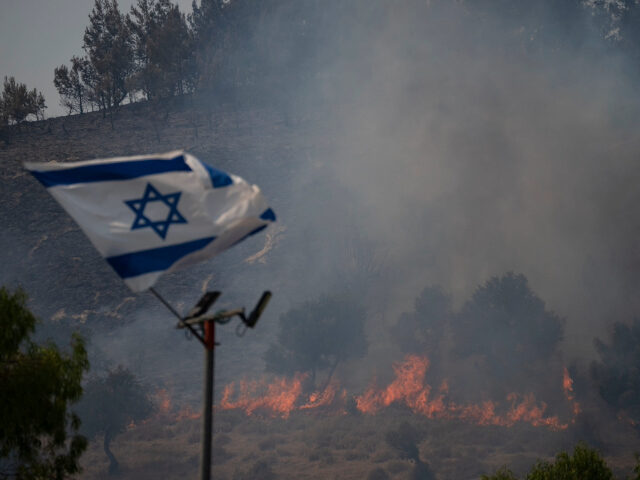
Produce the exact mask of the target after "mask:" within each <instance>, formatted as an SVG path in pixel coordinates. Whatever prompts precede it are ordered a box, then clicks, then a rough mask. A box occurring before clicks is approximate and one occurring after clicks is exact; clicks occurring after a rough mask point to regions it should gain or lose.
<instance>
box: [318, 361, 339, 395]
mask: <svg viewBox="0 0 640 480" xmlns="http://www.w3.org/2000/svg"><path fill="white" fill-rule="evenodd" d="M338 363H340V357H339V356H338V357H336V361H335V362H334V364H333V365H331V370H330V371H329V376H328V377H327V379H326V380H325V382H324V385H323V386H322V388H321V389H320V393H322V392H324V391H325V390H326V389H327V387H328V386H329V383H331V378H332V377H333V374H334V372H335V371H336V367H337V366H338Z"/></svg>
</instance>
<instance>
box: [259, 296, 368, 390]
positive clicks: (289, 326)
mask: <svg viewBox="0 0 640 480" xmlns="http://www.w3.org/2000/svg"><path fill="white" fill-rule="evenodd" d="M365 318H366V314H365V310H364V308H363V307H362V306H361V305H359V304H358V303H357V301H355V300H354V299H353V298H350V297H349V296H342V295H341V296H337V295H336V296H324V297H321V298H319V299H318V300H314V301H308V302H306V303H304V304H302V305H301V306H300V307H297V308H294V309H292V310H289V311H288V312H287V313H285V314H284V315H282V316H281V317H280V327H279V332H278V338H277V343H275V344H273V345H271V347H270V348H269V349H268V350H267V352H266V354H265V361H266V368H267V370H268V371H271V372H273V373H277V374H285V375H290V374H293V373H296V372H305V373H309V374H310V382H311V387H312V388H314V389H315V383H316V374H317V372H318V371H319V370H322V369H326V368H329V369H330V370H329V374H328V378H327V380H326V382H325V386H326V385H328V384H329V381H330V379H331V376H332V375H333V372H334V371H335V369H336V367H337V366H338V363H340V362H341V361H344V360H347V359H349V358H351V357H359V356H362V355H364V354H365V353H366V351H367V343H366V340H365V336H364V322H365ZM322 390H324V388H323V389H322Z"/></svg>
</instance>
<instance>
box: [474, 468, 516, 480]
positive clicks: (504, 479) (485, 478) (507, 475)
mask: <svg viewBox="0 0 640 480" xmlns="http://www.w3.org/2000/svg"><path fill="white" fill-rule="evenodd" d="M480 480H518V477H516V476H515V475H514V474H513V472H512V471H511V470H509V469H508V468H507V467H506V466H503V467H501V468H500V469H499V470H498V471H496V473H494V474H493V475H490V476H489V475H482V477H480Z"/></svg>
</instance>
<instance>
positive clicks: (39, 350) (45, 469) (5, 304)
mask: <svg viewBox="0 0 640 480" xmlns="http://www.w3.org/2000/svg"><path fill="white" fill-rule="evenodd" d="M0 324H1V326H2V328H0V398H1V399H2V401H0V425H1V428H0V478H7V479H9V478H16V479H27V478H29V479H55V480H61V479H63V478H68V476H70V475H73V474H75V473H77V472H79V471H80V465H79V459H80V455H81V454H82V452H83V451H84V450H85V449H86V445H87V442H86V439H85V438H84V437H82V436H81V435H79V434H78V433H77V432H78V428H79V426H80V420H79V418H78V416H77V415H75V414H74V413H72V412H71V411H70V407H71V404H72V403H74V402H75V401H77V400H78V399H79V398H80V396H81V395H82V376H83V374H84V372H85V371H87V370H88V368H89V362H88V360H87V353H86V351H85V348H84V342H83V340H82V339H81V338H80V337H79V336H73V339H72V342H71V351H70V352H61V351H60V350H59V349H58V347H56V346H55V345H54V344H53V343H46V344H36V343H34V342H33V341H32V340H31V336H32V335H33V333H34V331H35V326H36V318H35V317H34V316H33V314H32V313H31V312H30V311H29V310H28V309H27V307H26V295H25V294H24V292H22V291H20V290H17V291H15V292H13V293H11V292H9V291H8V290H7V289H5V288H4V287H0Z"/></svg>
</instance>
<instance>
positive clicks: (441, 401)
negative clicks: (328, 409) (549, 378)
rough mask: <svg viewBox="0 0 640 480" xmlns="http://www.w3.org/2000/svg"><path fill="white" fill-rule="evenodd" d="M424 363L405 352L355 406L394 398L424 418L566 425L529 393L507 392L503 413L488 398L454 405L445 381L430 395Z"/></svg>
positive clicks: (367, 407) (367, 408)
mask: <svg viewBox="0 0 640 480" xmlns="http://www.w3.org/2000/svg"><path fill="white" fill-rule="evenodd" d="M428 367H429V360H428V359H427V358H425V357H419V356H417V355H408V356H407V357H405V359H404V361H402V362H401V363H398V364H396V365H394V367H393V369H394V372H395V374H396V378H395V380H394V381H393V382H392V383H391V384H389V386H387V387H386V388H385V389H383V390H377V389H376V388H375V387H371V388H369V389H368V390H367V391H366V392H365V393H364V394H363V395H361V396H359V397H356V405H357V407H358V410H360V411H361V412H363V413H369V414H372V413H376V412H378V411H379V410H380V409H381V408H382V407H388V406H389V405H391V404H392V403H396V402H397V403H404V404H405V405H406V406H407V407H409V408H410V409H411V410H412V411H413V412H415V413H417V414H421V415H424V416H426V417H427V418H445V419H459V420H464V421H468V422H473V423H477V424H478V425H500V426H512V425H514V424H515V423H516V422H527V423H530V424H531V425H533V426H536V427H537V426H546V427H549V428H551V429H554V430H562V429H565V428H567V425H566V424H562V423H560V421H559V419H558V418H557V417H545V416H544V411H545V410H546V408H547V406H546V404H544V403H540V404H537V403H536V400H535V397H534V396H533V394H528V395H525V396H524V397H522V399H520V397H519V396H518V395H517V394H515V393H511V394H509V395H508V396H507V400H508V401H509V402H510V403H511V408H510V409H509V411H508V412H507V413H506V414H505V415H499V414H498V413H496V408H497V405H496V403H494V402H491V401H487V402H484V403H482V404H480V405H457V404H455V403H453V402H450V401H448V400H447V399H446V394H447V393H448V390H449V388H448V384H447V382H446V381H445V382H443V384H442V385H441V386H440V389H439V391H438V394H437V395H436V396H434V398H430V395H431V386H430V385H428V384H426V383H425V381H424V379H425V374H426V372H427V369H428Z"/></svg>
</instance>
